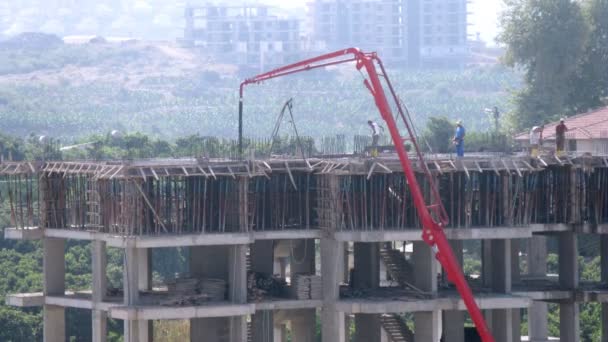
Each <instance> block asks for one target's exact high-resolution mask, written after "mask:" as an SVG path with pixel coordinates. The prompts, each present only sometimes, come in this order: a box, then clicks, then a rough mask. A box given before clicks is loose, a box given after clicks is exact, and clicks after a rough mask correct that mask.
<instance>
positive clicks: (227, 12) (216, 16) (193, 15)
mask: <svg viewBox="0 0 608 342" xmlns="http://www.w3.org/2000/svg"><path fill="white" fill-rule="evenodd" d="M185 18H186V28H185V34H184V39H183V42H184V44H185V45H186V46H190V47H197V48H200V49H201V50H202V51H203V52H205V53H207V54H209V55H210V56H213V57H215V58H217V59H218V60H219V61H222V62H225V63H233V64H237V65H240V66H250V67H255V68H258V67H259V68H260V69H268V68H270V67H273V66H278V65H282V64H286V63H289V62H293V61H296V60H297V59H298V58H299V57H300V21H299V20H298V19H294V18H281V17H279V16H277V15H274V14H273V13H272V8H270V7H268V6H261V5H260V6H246V5H243V6H230V5H212V4H208V5H203V6H199V7H187V8H186V11H185Z"/></svg>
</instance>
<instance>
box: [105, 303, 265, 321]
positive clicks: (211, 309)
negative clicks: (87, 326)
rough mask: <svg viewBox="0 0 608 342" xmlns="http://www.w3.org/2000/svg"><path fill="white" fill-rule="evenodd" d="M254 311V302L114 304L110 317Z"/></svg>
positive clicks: (220, 314)
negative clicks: (177, 304)
mask: <svg viewBox="0 0 608 342" xmlns="http://www.w3.org/2000/svg"><path fill="white" fill-rule="evenodd" d="M253 313H255V305H254V304H229V303H227V302H226V303H210V304H207V305H199V306H116V307H112V308H110V310H109V312H108V316H109V317H110V318H115V319H122V320H161V319H190V318H206V317H230V316H245V315H251V314H253Z"/></svg>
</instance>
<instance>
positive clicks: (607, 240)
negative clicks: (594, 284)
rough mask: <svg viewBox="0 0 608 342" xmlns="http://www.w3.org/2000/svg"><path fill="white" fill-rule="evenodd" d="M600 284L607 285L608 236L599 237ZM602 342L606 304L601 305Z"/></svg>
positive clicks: (606, 338)
mask: <svg viewBox="0 0 608 342" xmlns="http://www.w3.org/2000/svg"><path fill="white" fill-rule="evenodd" d="M600 239H601V240H600V253H601V268H602V283H604V284H608V235H600ZM602 342H608V303H602Z"/></svg>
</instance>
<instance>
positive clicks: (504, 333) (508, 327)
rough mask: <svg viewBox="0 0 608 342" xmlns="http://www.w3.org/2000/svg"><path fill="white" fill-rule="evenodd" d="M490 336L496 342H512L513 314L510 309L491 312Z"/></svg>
mask: <svg viewBox="0 0 608 342" xmlns="http://www.w3.org/2000/svg"><path fill="white" fill-rule="evenodd" d="M492 334H493V335H494V339H495V340H496V342H513V341H515V340H514V339H513V314H512V310H510V309H498V310H492Z"/></svg>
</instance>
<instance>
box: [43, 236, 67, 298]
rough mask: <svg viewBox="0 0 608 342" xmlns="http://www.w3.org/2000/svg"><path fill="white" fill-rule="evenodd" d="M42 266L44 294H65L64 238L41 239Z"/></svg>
mask: <svg viewBox="0 0 608 342" xmlns="http://www.w3.org/2000/svg"><path fill="white" fill-rule="evenodd" d="M43 253H44V255H43V259H42V267H43V272H44V294H45V295H50V296H63V295H64V294H65V239H55V238H45V239H44V241H43Z"/></svg>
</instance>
